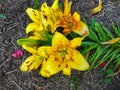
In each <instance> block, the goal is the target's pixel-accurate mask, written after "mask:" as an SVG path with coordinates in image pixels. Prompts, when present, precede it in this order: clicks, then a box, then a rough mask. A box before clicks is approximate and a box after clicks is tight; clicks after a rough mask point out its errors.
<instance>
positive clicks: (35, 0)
mask: <svg viewBox="0 0 120 90" xmlns="http://www.w3.org/2000/svg"><path fill="white" fill-rule="evenodd" d="M34 4H35V9H39V2H38V0H34Z"/></svg>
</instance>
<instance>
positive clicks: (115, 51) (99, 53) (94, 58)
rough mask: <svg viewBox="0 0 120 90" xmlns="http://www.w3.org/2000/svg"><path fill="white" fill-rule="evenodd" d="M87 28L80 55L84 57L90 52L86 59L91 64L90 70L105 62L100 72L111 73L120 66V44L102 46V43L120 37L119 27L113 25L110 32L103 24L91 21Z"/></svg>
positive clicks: (108, 79) (106, 79)
mask: <svg viewBox="0 0 120 90" xmlns="http://www.w3.org/2000/svg"><path fill="white" fill-rule="evenodd" d="M88 27H89V32H90V34H89V36H88V37H86V38H85V40H84V41H83V42H82V48H83V49H82V54H83V55H86V54H87V53H88V52H90V55H89V57H88V61H89V62H90V64H91V67H90V70H91V69H95V68H98V67H99V65H100V64H101V63H102V62H106V65H105V66H104V67H103V68H102V71H103V72H106V74H111V73H113V72H114V71H115V70H116V69H117V68H118V66H119V65H120V49H119V48H120V43H114V44H102V42H106V41H109V40H111V39H113V38H118V37H120V26H119V25H118V24H115V25H113V26H112V31H110V30H108V29H107V28H106V27H105V26H104V25H103V24H101V23H98V22H97V21H96V20H94V19H93V20H92V22H91V24H90V25H88ZM110 70H111V71H110ZM109 72H110V73H109ZM109 81H110V78H105V82H109Z"/></svg>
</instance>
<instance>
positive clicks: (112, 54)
mask: <svg viewBox="0 0 120 90" xmlns="http://www.w3.org/2000/svg"><path fill="white" fill-rule="evenodd" d="M119 52H120V50H119V49H116V50H115V51H113V52H112V53H111V54H110V55H109V56H110V59H109V61H108V62H107V63H106V65H105V67H104V68H103V69H102V70H104V69H106V68H107V66H108V65H109V64H110V63H111V62H112V61H114V59H115V58H116V55H117V54H118V53H119Z"/></svg>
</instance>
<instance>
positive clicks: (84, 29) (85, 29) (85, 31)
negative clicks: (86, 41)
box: [73, 21, 89, 36]
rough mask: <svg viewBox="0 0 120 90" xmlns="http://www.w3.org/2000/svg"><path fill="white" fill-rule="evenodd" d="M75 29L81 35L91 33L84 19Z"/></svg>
mask: <svg viewBox="0 0 120 90" xmlns="http://www.w3.org/2000/svg"><path fill="white" fill-rule="evenodd" d="M73 31H74V32H76V33H78V34H79V35H82V36H88V35H89V30H88V27H87V25H86V24H85V23H84V22H82V21H80V22H79V25H78V26H77V27H76V28H75V29H74V30H73Z"/></svg>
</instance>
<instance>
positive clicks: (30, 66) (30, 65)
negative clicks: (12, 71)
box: [20, 55, 42, 72]
mask: <svg viewBox="0 0 120 90" xmlns="http://www.w3.org/2000/svg"><path fill="white" fill-rule="evenodd" d="M41 63H42V59H40V58H39V56H37V55H32V56H30V57H28V58H27V59H26V60H25V61H24V62H23V63H22V65H21V66H20V70H21V71H23V72H25V71H32V70H35V69H37V68H38V67H39V66H40V64H41Z"/></svg>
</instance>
